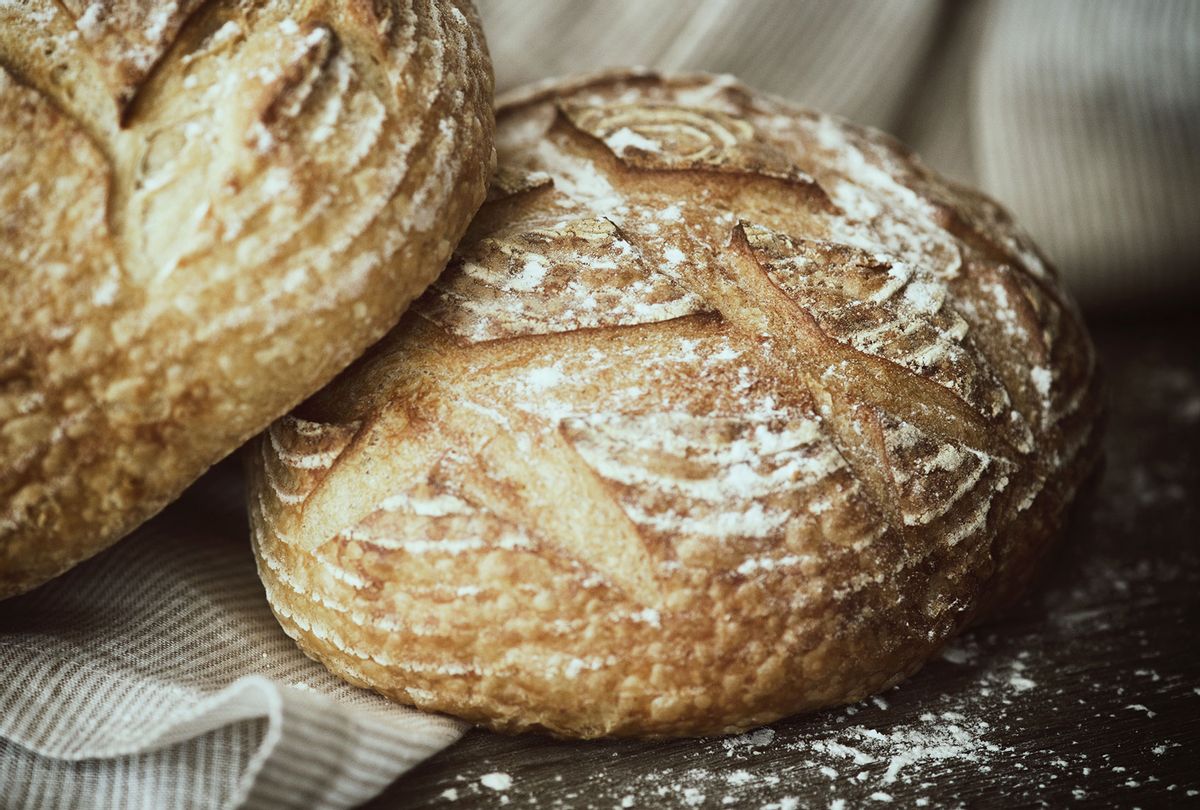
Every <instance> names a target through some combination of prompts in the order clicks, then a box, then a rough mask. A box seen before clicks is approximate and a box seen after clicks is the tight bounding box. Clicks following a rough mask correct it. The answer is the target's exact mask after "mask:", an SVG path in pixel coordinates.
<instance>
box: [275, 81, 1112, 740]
mask: <svg viewBox="0 0 1200 810" xmlns="http://www.w3.org/2000/svg"><path fill="white" fill-rule="evenodd" d="M499 121H500V127H499V131H498V141H499V144H500V153H501V166H502V173H501V176H500V177H501V181H500V182H499V183H498V188H497V189H494V190H493V196H492V201H491V202H490V203H489V204H488V205H486V206H485V207H484V209H483V210H482V211H481V213H480V215H479V217H478V218H477V220H476V222H475V224H474V225H473V226H472V230H471V233H470V234H469V235H468V238H467V239H466V240H465V241H464V243H463V244H462V245H461V246H460V247H459V250H458V253H457V255H456V258H455V259H454V261H453V262H452V264H451V267H450V269H449V270H448V271H447V272H446V273H445V274H443V275H442V276H441V277H440V278H439V279H438V281H437V282H436V283H435V284H434V286H433V287H432V288H431V289H430V291H429V292H428V293H427V294H426V295H425V296H424V297H423V298H422V299H421V301H420V302H418V304H417V305H416V307H415V311H414V313H412V314H410V315H409V316H408V317H407V319H406V320H405V321H404V322H403V323H402V325H401V326H400V327H398V328H397V329H396V330H395V331H393V333H392V334H391V335H390V336H389V337H388V338H387V339H386V340H385V341H384V342H383V343H382V344H381V345H380V346H378V347H377V348H376V350H375V351H374V352H373V353H372V354H371V356H369V357H368V358H365V359H364V360H362V361H360V362H359V363H358V364H357V365H356V366H355V367H352V369H351V370H350V371H348V372H347V373H346V374H345V375H343V376H342V377H341V378H339V380H338V381H337V382H335V384H334V385H333V386H331V387H330V388H328V389H326V390H325V391H324V392H322V393H321V394H320V395H318V396H317V397H316V398H314V399H313V400H312V401H310V402H309V403H308V404H306V405H305V407H304V408H303V409H302V410H301V412H300V413H299V414H298V416H297V417H289V418H288V419H286V420H283V421H281V422H279V423H277V424H276V426H275V427H274V428H273V429H272V432H271V441H270V442H264V443H263V444H262V445H261V447H260V454H259V455H258V456H257V457H256V459H255V461H254V463H253V465H252V466H253V469H254V476H255V480H254V483H253V485H252V513H253V519H254V527H255V537H256V549H257V552H258V554H259V558H260V562H261V569H262V572H263V576H264V581H265V583H266V585H267V592H268V595H269V597H270V599H271V601H272V604H273V605H274V606H275V609H276V611H277V614H278V615H279V616H280V618H281V621H282V622H283V624H284V626H285V628H287V629H288V631H289V632H290V633H292V634H293V635H294V636H296V637H297V638H298V639H299V640H300V643H301V644H302V645H303V646H305V648H306V649H308V650H309V651H310V652H312V653H313V654H314V655H316V656H317V657H319V658H321V659H322V660H324V661H325V662H326V663H327V664H328V665H329V666H330V667H332V668H333V669H334V670H335V671H338V672H341V673H343V674H344V675H346V676H347V677H350V678H351V679H352V680H355V681H356V682H359V683H364V684H368V685H371V686H374V687H375V688H377V689H380V690H382V691H384V692H385V693H387V694H390V695H392V696H394V697H396V698H398V699H400V700H403V701H406V702H412V703H415V704H417V705H420V706H425V707H428V708H431V709H437V710H442V711H449V712H453V713H457V714H462V715H464V716H466V717H469V718H471V719H475V720H479V721H482V722H486V723H489V724H491V725H493V726H495V727H498V728H503V729H510V730H511V729H522V728H530V727H540V728H546V729H550V730H552V731H555V732H558V733H564V734H572V735H584V736H591V735H597V734H607V733H618V734H622V733H623V734H678V733H706V732H717V731H728V730H732V729H738V728H745V727H748V726H752V725H755V724H758V723H762V722H767V721H770V720H772V719H774V718H776V717H778V716H780V715H783V714H787V713H792V712H796V711H801V710H805V709H812V708H816V707H820V706H824V705H829V704H830V703H836V702H840V701H846V700H856V699H859V698H861V697H863V696H865V695H866V694H869V693H870V692H872V691H874V690H877V689H880V688H883V687H885V686H887V685H889V684H892V683H895V682H896V681H897V680H898V679H900V678H902V677H904V676H905V675H906V674H909V673H911V672H912V671H913V670H915V669H916V668H917V667H919V666H920V665H921V663H923V662H924V661H925V660H926V659H927V658H928V657H929V656H931V655H932V654H933V653H934V652H935V651H936V650H937V648H938V647H939V646H940V645H941V644H942V643H943V642H944V640H945V639H946V638H948V637H949V636H950V635H951V634H953V633H954V632H956V631H957V630H958V629H960V628H961V627H963V626H964V625H965V624H966V623H967V622H968V621H970V620H971V619H972V618H974V617H976V616H978V615H980V614H981V613H983V612H985V611H986V610H988V609H989V607H990V606H991V605H994V604H995V603H997V602H998V601H1002V600H1003V599H1005V598H1007V597H1008V596H1010V595H1011V594H1012V593H1013V592H1014V590H1015V589H1016V588H1018V587H1019V586H1020V585H1021V584H1022V583H1023V582H1024V581H1026V580H1027V578H1028V574H1029V570H1030V568H1031V566H1032V564H1033V563H1034V562H1035V561H1036V559H1037V558H1038V557H1039V556H1040V554H1041V553H1042V551H1043V550H1044V548H1045V547H1046V545H1047V544H1048V542H1049V541H1050V539H1051V538H1052V537H1053V535H1054V533H1055V532H1056V531H1057V528H1058V525H1059V523H1060V521H1061V518H1062V514H1063V512H1064V510H1065V508H1066V506H1067V505H1068V504H1069V502H1070V500H1071V498H1072V497H1073V493H1074V491H1075V489H1076V487H1077V486H1078V484H1079V483H1080V481H1081V480H1082V478H1083V477H1084V475H1085V474H1086V472H1087V470H1088V469H1090V467H1091V465H1092V464H1093V462H1094V460H1095V452H1096V451H1095V441H1094V439H1095V425H1096V421H1097V408H1098V405H1097V397H1096V394H1095V390H1094V375H1093V369H1092V366H1093V362H1094V361H1093V357H1092V350H1091V347H1090V343H1089V341H1088V339H1087V336H1086V334H1085V333H1084V332H1083V331H1082V328H1081V327H1080V324H1079V321H1078V317H1077V315H1076V314H1075V312H1074V310H1073V308H1072V305H1071V304H1070V302H1069V300H1068V299H1067V298H1066V297H1065V294H1064V293H1063V291H1062V290H1061V288H1060V287H1059V286H1058V284H1057V282H1056V281H1055V280H1054V277H1053V275H1052V274H1051V272H1050V271H1049V270H1048V269H1047V268H1046V267H1045V266H1044V264H1043V263H1042V261H1041V259H1040V258H1039V257H1038V255H1037V254H1036V252H1035V251H1033V249H1032V248H1031V246H1030V245H1029V244H1028V242H1027V240H1026V239H1025V238H1024V237H1023V236H1022V235H1021V234H1020V233H1019V232H1018V231H1017V230H1016V228H1015V227H1014V226H1013V225H1012V224H1011V223H1010V222H1009V221H1008V219H1007V217H1006V215H1005V214H1004V213H1003V212H1002V211H1001V210H1000V209H999V208H998V207H997V206H996V205H995V204H994V203H992V202H990V201H988V200H986V199H985V198H982V197H980V196H979V195H976V194H974V193H972V192H968V191H965V190H962V189H958V188H954V187H951V186H949V185H948V184H946V183H945V182H944V181H942V180H940V179H939V178H937V177H935V176H933V175H932V174H931V173H930V172H929V171H928V170H926V169H925V168H924V167H922V166H921V165H920V164H919V163H918V162H917V161H916V160H915V159H913V158H912V157H911V156H910V155H908V154H907V153H905V152H904V151H903V150H902V149H901V148H900V147H899V146H898V145H897V144H895V143H894V142H892V141H890V140H889V139H887V138H886V137H885V136H882V135H881V134H879V133H874V132H870V131H866V130H862V129H858V128H856V127H853V126H851V125H849V124H846V123H844V122H841V121H838V120H835V119H832V118H829V117H826V116H822V115H819V114H817V113H813V112H809V111H805V110H797V109H795V108H792V107H789V106H786V105H784V104H783V103H781V102H777V101H775V100H772V99H768V98H763V97H761V96H757V95H754V94H753V93H751V92H750V91H748V90H746V89H745V88H743V87H741V86H739V85H737V84H736V83H732V82H729V81H727V80H722V79H712V78H707V77H699V78H686V77H684V78H660V77H656V76H653V75H629V76H616V77H601V78H597V79H588V80H581V81H579V82H577V83H574V84H565V85H559V86H557V87H551V88H549V89H547V90H543V91H537V92H534V93H532V94H530V95H528V96H526V97H520V98H517V99H514V100H511V101H510V102H509V103H508V104H507V105H505V106H504V107H502V109H501V112H500V115H499ZM547 178H549V182H547ZM301 417H302V418H303V421H301V420H300V418H301ZM352 424H353V425H354V427H353V428H351V427H349V426H350V425H352ZM326 435H327V436H328V438H322V437H323V436H326ZM347 435H352V436H353V438H352V439H351V440H349V442H348V443H347V442H346V441H345V436H347ZM318 468H319V469H318Z"/></svg>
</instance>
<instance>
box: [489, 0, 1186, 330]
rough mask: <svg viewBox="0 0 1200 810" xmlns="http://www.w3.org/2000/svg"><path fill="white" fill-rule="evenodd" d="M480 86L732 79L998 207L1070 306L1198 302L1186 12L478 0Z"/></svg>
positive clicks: (1158, 7) (1053, 2)
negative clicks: (1186, 298)
mask: <svg viewBox="0 0 1200 810" xmlns="http://www.w3.org/2000/svg"><path fill="white" fill-rule="evenodd" d="M477 5H478V6H479V10H480V14H481V16H482V18H483V22H484V30H485V32H486V34H487V37H488V45H489V48H490V49H491V52H492V58H493V62H494V63H495V66H496V87H497V90H498V91H503V90H507V89H510V88H512V87H514V86H516V85H519V84H523V83H525V82H529V81H533V80H537V79H542V78H545V77H547V76H555V75H564V74H570V73H577V72H582V71H588V70H596V69H600V68H604V67H616V66H625V65H645V66H648V67H658V68H661V69H664V70H704V71H711V72H719V73H731V74H733V75H735V76H737V77H738V78H740V79H742V80H743V81H744V82H746V83H747V84H749V85H750V86H752V87H755V88H757V89H759V90H764V91H767V92H770V93H774V94H777V95H781V96H783V97H785V98H789V99H792V100H794V101H797V102H800V103H802V104H805V105H808V106H812V107H815V108H817V109H820V110H824V111H827V112H833V113H837V114H840V115H843V116H845V117H847V118H850V119H851V120H853V121H856V122H858V123H862V124H870V125H872V126H876V127H880V128H882V129H884V130H886V131H888V132H891V133H892V134H894V135H896V136H898V137H899V138H900V139H901V140H903V141H905V142H906V143H908V144H909V145H910V146H912V147H913V148H914V149H915V150H916V151H917V152H918V153H919V154H920V155H921V156H922V158H923V159H924V160H925V162H926V163H928V164H929V165H931V166H933V167H934V168H936V169H938V170H940V171H942V172H944V173H946V174H948V175H949V176H951V177H953V178H956V179H959V180H962V181H964V182H967V183H969V184H971V185H975V186H979V187H981V188H983V189H984V190H985V191H987V192H988V193H990V194H992V195H993V196H994V197H996V198H997V199H998V200H999V201H1000V202H1001V203H1003V204H1004V205H1005V206H1007V207H1008V208H1009V209H1010V210H1011V211H1012V212H1013V214H1014V215H1015V216H1016V219H1017V221H1018V222H1019V223H1021V224H1022V226H1024V227H1025V228H1026V229H1028V230H1029V231H1030V233H1031V234H1032V236H1033V237H1034V239H1035V241H1036V242H1037V243H1038V245H1039V246H1040V247H1041V248H1042V249H1043V250H1044V251H1045V252H1046V254H1047V255H1048V256H1049V258H1050V259H1051V260H1052V261H1053V262H1054V263H1055V264H1056V265H1057V266H1058V268H1059V269H1060V270H1061V271H1062V273H1063V275H1064V277H1065V279H1066V281H1067V283H1068V284H1069V286H1070V287H1071V288H1072V289H1073V291H1074V292H1075V294H1076V296H1077V297H1078V298H1079V299H1080V300H1081V301H1082V302H1083V303H1084V305H1085V306H1088V305H1091V306H1093V307H1100V308H1107V307H1113V306H1118V305H1119V306H1122V307H1126V308H1127V307H1129V306H1130V305H1131V304H1133V305H1138V304H1145V303H1153V302H1157V301H1170V300H1172V299H1174V300H1179V298H1180V294H1181V293H1184V292H1189V293H1191V292H1196V291H1198V290H1200V238H1198V236H1200V234H1198V232H1197V227H1196V222H1197V218H1198V217H1197V212H1198V211H1200V3H1197V2H1194V0H1154V1H1153V2H1136V1H1135V2H1130V0H990V1H989V0H973V1H971V2H968V1H967V0H888V1H887V2H879V0H671V2H654V1H653V0H604V2H592V0H477Z"/></svg>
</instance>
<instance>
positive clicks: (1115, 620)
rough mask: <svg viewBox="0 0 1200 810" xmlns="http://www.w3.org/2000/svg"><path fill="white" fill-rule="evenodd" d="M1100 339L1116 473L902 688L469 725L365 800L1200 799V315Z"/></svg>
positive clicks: (1017, 802)
mask: <svg viewBox="0 0 1200 810" xmlns="http://www.w3.org/2000/svg"><path fill="white" fill-rule="evenodd" d="M1188 320H1189V319H1188V318H1180V317H1176V318H1161V319H1157V320H1154V321H1146V320H1143V321H1140V322H1127V323H1109V324H1107V325H1105V326H1104V327H1103V328H1100V329H1096V330H1094V334H1095V336H1096V338H1097V343H1098V345H1099V348H1100V353H1101V357H1102V362H1103V364H1104V367H1105V371H1106V375H1107V378H1108V382H1109V392H1110V403H1111V410H1110V414H1109V425H1108V431H1107V439H1106V443H1107V465H1106V469H1105V471H1104V473H1103V476H1102V478H1101V480H1100V481H1099V483H1098V484H1097V485H1096V487H1095V488H1094V490H1093V491H1092V492H1091V493H1090V494H1089V495H1088V496H1086V497H1085V498H1084V499H1083V501H1082V502H1081V504H1080V506H1079V508H1078V509H1077V511H1076V515H1075V518H1074V520H1073V521H1072V526H1071V529H1070V532H1069V534H1068V537H1067V539H1066V542H1065V543H1064V545H1063V546H1062V547H1061V549H1060V550H1059V551H1058V552H1057V553H1056V554H1055V556H1054V558H1053V559H1052V561H1051V562H1050V563H1049V565H1048V566H1047V571H1046V574H1045V576H1044V578H1043V580H1042V582H1041V584H1040V585H1039V586H1038V587H1037V588H1036V589H1035V590H1034V592H1033V593H1032V594H1031V595H1030V596H1029V597H1028V598H1027V599H1026V600H1025V601H1024V602H1023V603H1022V604H1020V605H1019V606H1018V607H1017V608H1015V609H1014V610H1012V611H1011V612H1010V613H1009V614H1008V615H1006V616H1004V617H1003V618H1000V619H997V620H995V621H994V622H993V623H991V624H989V625H987V626H984V627H981V628H979V629H978V630H976V631H974V632H972V633H970V634H969V635H967V636H965V637H963V638H961V639H959V640H958V641H957V642H956V643H955V644H954V645H953V646H952V647H951V648H950V649H948V650H947V651H946V652H945V654H944V655H943V656H942V658H941V659H939V660H936V661H934V662H932V663H930V664H929V665H928V666H927V667H926V668H925V669H924V670H923V671H922V672H920V673H919V674H918V675H917V676H916V677H914V678H912V679H911V680H910V681H908V682H907V683H904V684H902V685H901V686H899V687H898V688H896V689H893V690H892V691H890V692H888V693H886V694H884V695H881V696H879V697H877V698H874V699H872V700H870V701H866V702H864V703H862V704H859V705H856V706H848V707H843V708H840V709H833V710H830V711H826V712H822V713H820V714H816V715H811V716H807V717H798V718H793V719H791V720H785V721H781V722H778V723H775V724H774V725H772V726H771V727H769V728H763V729H759V730H757V731H754V732H751V733H749V734H744V735H741V736H738V737H725V738H706V739H695V740H676V741H670V742H636V741H605V742H564V741H557V740H553V739H549V738H546V737H540V736H532V735H527V736H520V737H502V736H498V735H495V734H491V733H487V732H484V731H474V732H472V733H470V734H469V735H467V737H466V738H465V739H463V740H462V741H461V742H460V743H459V744H458V745H456V746H453V747H452V748H450V749H448V750H446V751H444V752H442V753H441V754H440V755H438V756H436V757H434V758H432V759H430V760H428V761H427V762H425V763H424V764H422V765H421V766H420V767H418V768H417V769H415V770H413V771H411V772H410V773H408V774H407V775H405V776H404V777H402V778H401V779H399V780H398V781H397V782H396V783H395V784H393V785H392V786H391V788H389V790H388V791H387V792H386V793H385V794H384V795H383V796H381V797H379V798H378V799H377V800H376V801H374V802H372V803H371V804H370V805H368V807H370V808H371V809H372V810H383V808H412V807H445V808H453V807H501V806H520V807H524V806H537V807H581V808H587V807H597V808H608V807H722V806H732V807H754V808H760V807H762V808H778V809H779V810H785V809H786V808H801V807H819V808H839V807H857V806H864V807H874V806H879V807H884V806H887V805H888V804H895V805H897V806H905V807H911V806H926V805H928V806H931V807H945V806H960V805H964V806H980V805H1005V806H1028V805H1044V806H1050V807H1062V806H1066V805H1079V806H1094V805H1102V806H1105V805H1114V806H1122V807H1132V806H1141V807H1157V806H1164V805H1171V806H1196V807H1200V745H1198V742H1200V637H1198V634H1200V609H1198V607H1200V564H1198V563H1200V559H1198V556H1200V555H1198V550H1200V549H1198V536H1200V521H1198V520H1197V514H1198V512H1200V508H1198V507H1197V502H1196V501H1197V498H1198V497H1200V467H1198V465H1197V454H1198V453H1200V325H1197V322H1196V321H1195V320H1194V319H1192V323H1191V324H1189V323H1188Z"/></svg>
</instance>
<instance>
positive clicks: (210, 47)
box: [0, 0, 494, 597]
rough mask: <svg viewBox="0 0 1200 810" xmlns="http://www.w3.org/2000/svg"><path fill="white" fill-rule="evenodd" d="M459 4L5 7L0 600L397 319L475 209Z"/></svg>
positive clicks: (472, 75) (463, 10)
mask: <svg viewBox="0 0 1200 810" xmlns="http://www.w3.org/2000/svg"><path fill="white" fill-rule="evenodd" d="M491 93H492V78H491V66H490V63H489V62H488V58H487V52H486V49H485V47H484V44H483V40H482V37H481V34H480V30H479V25H478V21H477V19H476V17H475V12H474V9H473V8H472V7H471V6H470V4H469V2H467V0H462V2H458V0H395V2H385V1H384V0H379V2H367V1H366V0H353V1H352V0H344V1H337V2H335V1H334V0H330V2H302V3H291V2H240V3H237V2H212V3H204V4H202V3H199V2H197V1H196V0H181V1H180V2H169V3H168V2H163V3H148V2H141V1H140V0H103V1H102V2H91V3H88V2H83V0H66V1H65V2H63V3H54V2H47V1H46V0H29V1H28V2H23V3H17V4H11V3H4V4H0V305H2V307H3V313H2V314H3V318H2V319H0V597H3V596H8V595H12V594H14V593H19V592H21V591H24V590H27V589H29V588H31V587H33V586H35V585H37V584H39V583H40V582H43V581H45V580H46V579H49V578H50V577H52V576H54V575H56V574H58V573H60V572H62V571H63V570H65V569H66V568H68V567H70V566H71V565H73V564H74V563H76V562H78V561H79V560H81V559H83V558H85V557H87V556H90V555H91V554H94V553H95V552H97V551H99V550H100V549H102V548H104V547H105V546H107V545H109V544H111V543H112V542H113V541H115V540H116V539H117V538H119V537H121V536H122V535H124V534H125V533H127V532H128V531H130V530H131V529H132V528H134V527H135V526H136V525H138V524H139V523H141V522H142V521H143V520H145V519H146V518H148V517H149V516H150V515H152V514H154V513H155V512H156V511H158V510H159V509H160V508H161V507H162V506H164V505H165V504H166V503H167V502H168V501H170V500H171V499H173V498H174V497H175V496H176V495H177V494H178V493H179V492H180V491H181V490H182V489H183V488H184V487H185V486H186V485H187V484H189V483H190V482H191V481H192V480H194V479H195V478H196V477H197V476H198V475H199V474H200V473H202V472H203V471H204V470H205V469H206V468H208V467H209V466H210V465H211V464H213V463H214V462H215V461H217V460H218V459H220V458H221V457H222V456H224V455H226V454H228V453H229V452H230V451H231V450H233V449H234V448H235V447H237V446H238V445H239V444H241V443H242V442H244V441H245V440H246V439H247V438H249V437H250V436H251V435H253V434H254V433H256V432H258V431H260V430H261V429H262V428H264V427H265V426H266V425H267V424H268V423H269V422H270V421H271V420H272V419H274V418H276V417H278V416H279V415H280V414H283V413H285V412H287V410H288V409H289V408H291V407H293V406H294V405H295V404H296V403H297V402H299V401H301V400H302V399H303V398H304V397H306V396H308V395H309V394H311V393H312V392H313V391H315V390H317V389H318V388H319V387H320V386H321V385H323V384H324V383H326V382H328V381H329V379H330V378H331V377H332V376H333V375H334V374H336V373H337V372H338V371H340V370H342V369H343V368H345V366H346V365H347V364H348V363H350V362H351V361H352V360H353V359H354V358H355V357H357V356H358V355H359V354H361V353H362V351H363V349H365V348H366V347H367V346H368V345H370V343H371V342H373V341H374V340H376V339H378V338H379V337H380V336H381V335H382V334H383V333H384V332H385V331H386V330H387V329H389V328H390V327H391V326H393V325H395V323H396V321H397V320H398V318H399V316H400V314H401V313H402V312H403V311H404V309H405V308H406V307H407V305H408V304H409V302H410V301H411V300H412V299H413V298H415V297H416V296H417V295H419V294H420V293H421V291H422V290H424V288H425V287H426V286H427V285H428V283H429V282H430V281H431V280H432V279H433V278H434V276H435V275H436V274H437V273H438V272H439V271H440V270H441V269H442V268H443V267H444V265H445V261H446V260H447V258H448V257H449V255H450V252H451V250H452V249H453V246H454V244H455V243H456V242H457V241H458V239H459V238H460V236H461V235H462V233H463V232H464V230H465V228H466V225H467V223H468V221H469V220H470V217H471V216H472V214H473V213H474V212H475V210H476V209H477V207H478V205H479V204H480V203H481V202H482V200H483V197H484V194H485V186H486V180H487V177H488V175H489V174H490V172H491V169H492V165H493V161H494V152H493V145H492V131H493V115H492V98H491Z"/></svg>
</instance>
